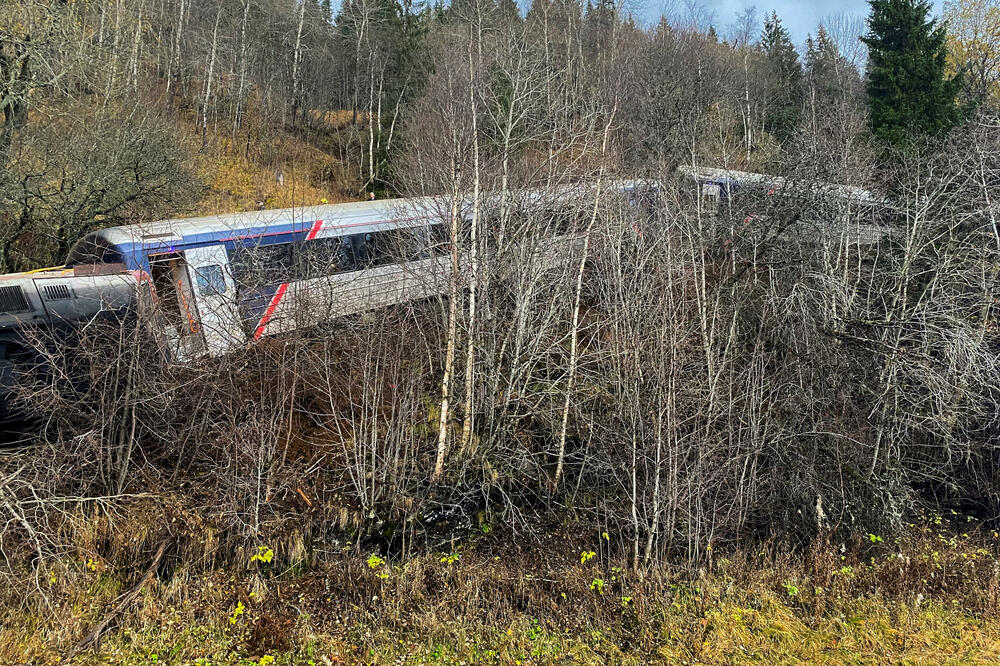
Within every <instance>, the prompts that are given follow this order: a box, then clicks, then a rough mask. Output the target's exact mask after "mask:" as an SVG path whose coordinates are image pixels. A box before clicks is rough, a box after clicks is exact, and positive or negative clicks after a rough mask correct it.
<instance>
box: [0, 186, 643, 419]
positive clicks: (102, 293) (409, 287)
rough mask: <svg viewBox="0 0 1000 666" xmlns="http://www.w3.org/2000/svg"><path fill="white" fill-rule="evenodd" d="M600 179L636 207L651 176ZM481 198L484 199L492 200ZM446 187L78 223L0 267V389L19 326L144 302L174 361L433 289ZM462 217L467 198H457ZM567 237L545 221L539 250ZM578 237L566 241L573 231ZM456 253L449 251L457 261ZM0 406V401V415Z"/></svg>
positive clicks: (539, 195)
mask: <svg viewBox="0 0 1000 666" xmlns="http://www.w3.org/2000/svg"><path fill="white" fill-rule="evenodd" d="M607 190H608V192H609V193H611V194H613V195H616V196H618V197H621V198H622V200H623V201H625V203H626V204H627V205H636V206H639V205H641V206H643V207H647V206H649V205H651V197H655V192H656V190H657V186H656V185H655V184H654V183H651V182H649V181H617V182H614V183H610V184H609V185H608V186H607ZM592 193H593V188H592V187H588V186H572V187H564V188H561V189H559V190H545V191H542V190H536V191H532V192H528V193H522V194H520V195H518V198H517V200H516V201H514V202H513V203H514V207H515V208H521V209H523V208H525V207H542V208H543V209H547V210H551V211H553V213H554V215H556V216H558V215H559V214H558V213H556V212H555V211H556V209H557V208H559V207H560V206H563V207H566V208H572V207H573V206H574V202H575V204H576V206H577V209H578V210H580V211H583V210H586V209H587V207H586V205H584V204H585V201H586V200H587V198H588V197H592ZM494 203H495V202H494ZM450 210H451V201H450V200H449V199H447V198H441V197H426V198H419V199H400V200H382V201H365V202H357V203H346V204H334V205H327V206H315V207H304V208H294V209H284V210H268V211H255V212H249V213H237V214H233V215H218V216H208V217H199V218H189V219H175V220H166V221H161V222H151V223H147V224H139V225H132V226H124V227H113V228H108V229H102V230H99V231H95V232H92V233H90V234H88V235H87V236H85V237H84V238H82V239H80V241H78V242H77V243H76V245H74V246H73V248H72V249H71V251H70V253H69V256H68V257H67V260H66V265H65V266H62V267H58V268H53V269H44V270H40V271H32V272H28V273H17V274H12V275H5V276H0V402H2V401H3V400H4V398H5V397H6V396H7V395H9V394H10V392H11V389H12V388H13V383H14V382H15V381H16V379H15V369H16V368H17V367H18V366H19V365H22V364H29V363H31V362H32V360H33V359H34V358H35V356H36V352H35V348H34V346H33V345H32V344H31V343H30V342H29V338H31V336H32V333H33V332H35V331H39V330H50V331H54V332H55V335H53V336H51V337H53V338H55V339H59V336H60V335H70V334H72V333H73V332H74V331H79V330H80V329H81V328H85V327H86V326H88V325H89V324H90V323H91V322H95V321H98V320H101V319H118V320H121V319H122V318H125V317H133V316H135V314H136V312H137V311H138V310H140V309H143V306H148V307H149V310H150V312H152V313H153V315H154V318H155V321H156V322H157V326H156V328H157V329H158V333H159V334H160V337H161V338H162V340H163V342H164V345H163V346H164V348H165V351H166V355H167V356H168V357H169V358H170V359H171V360H173V361H179V362H187V361H191V360H193V359H196V358H199V357H201V356H206V355H208V356H217V355H220V354H224V353H227V352H229V351H231V350H234V349H238V348H241V347H243V346H244V345H246V344H249V343H251V342H253V341H256V340H259V339H260V338H262V337H264V336H270V335H275V334H281V333H286V332H289V331H293V330H300V329H303V328H309V327H311V326H315V325H317V324H319V323H321V322H323V321H328V320H330V319H333V318H336V317H340V316H344V315H348V314H353V313H358V312H362V311H366V310H372V309H377V308H381V307H387V306H390V305H394V304H398V303H402V302H406V301H413V300H418V299H422V298H426V297H430V296H435V295H439V294H444V293H447V291H448V288H449V279H450V271H451V259H450V257H449V256H448V255H449V253H450V247H449V242H448V241H449V238H448V237H449V231H448V225H449V223H450ZM462 215H463V218H467V217H468V212H467V211H463V212H462ZM578 240H579V233H578V228H574V224H573V223H572V222H570V223H565V224H562V225H556V228H554V229H553V236H552V237H551V238H549V239H548V242H547V243H546V244H544V245H543V248H542V250H541V251H542V253H543V254H544V255H545V256H543V257H542V260H543V261H547V262H550V263H553V262H554V263H558V262H559V261H562V260H563V259H564V258H565V256H566V254H567V251H570V250H571V249H572V247H573V246H574V243H575V241H578ZM577 244H578V243H577ZM464 263H467V262H466V261H465V260H464V259H463V264H464ZM4 411H5V409H4V407H3V406H2V404H0V418H2V414H3V412H4Z"/></svg>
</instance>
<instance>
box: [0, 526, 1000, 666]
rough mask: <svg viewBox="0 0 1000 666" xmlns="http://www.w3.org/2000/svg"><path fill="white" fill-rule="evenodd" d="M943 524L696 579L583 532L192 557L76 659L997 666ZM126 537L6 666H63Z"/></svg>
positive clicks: (60, 590)
mask: <svg viewBox="0 0 1000 666" xmlns="http://www.w3.org/2000/svg"><path fill="white" fill-rule="evenodd" d="M147 518H148V514H147ZM144 520H145V519H144ZM938 520H941V519H940V518H938V517H930V518H928V519H927V520H926V521H924V522H923V523H921V524H918V525H915V526H914V527H913V528H912V531H911V533H910V534H908V535H906V536H905V537H904V538H901V539H899V540H896V541H894V542H893V543H887V542H886V541H882V542H879V541H878V539H877V537H875V536H874V535H872V536H871V537H869V538H868V539H866V540H865V541H864V542H863V543H857V544H854V545H853V546H850V547H848V548H846V549H845V550H844V551H843V552H841V550H840V549H839V548H831V547H829V546H817V547H814V548H813V549H811V550H810V551H808V552H806V553H803V554H797V555H796V554H790V553H789V552H787V550H784V549H780V548H771V547H767V548H764V549H763V550H761V551H757V552H752V553H747V552H740V553H734V554H732V555H731V556H730V557H729V558H719V559H717V560H716V561H715V562H714V563H712V564H711V565H710V566H708V567H707V568H706V569H704V570H702V571H700V572H698V573H695V574H690V573H685V572H682V571H675V570H671V569H670V568H656V569H652V570H646V571H644V572H642V573H641V574H640V573H630V572H627V571H624V570H623V569H622V568H620V567H619V566H616V560H613V559H612V560H608V559H606V558H605V557H604V556H603V555H602V554H597V555H595V556H593V557H590V558H586V557H583V556H582V553H587V552H590V549H595V550H596V551H600V552H602V553H603V552H604V550H606V547H607V544H599V543H587V542H586V539H583V538H581V537H580V536H579V535H575V534H574V533H570V532H556V533H554V534H553V536H551V538H549V539H548V541H546V542H545V543H539V544H532V546H531V547H530V548H525V549H521V548H518V547H516V546H513V545H512V543H513V540H512V539H510V538H509V535H508V536H507V537H497V536H496V535H493V534H491V535H488V536H486V535H484V536H482V537H479V538H478V539H473V540H470V541H468V542H466V543H465V544H461V545H459V546H458V550H457V551H456V552H454V553H427V554H424V555H421V556H418V557H415V558H411V559H409V560H407V561H405V562H403V561H392V560H387V559H384V558H383V556H380V555H378V554H376V553H374V552H373V551H372V550H371V549H369V548H361V549H357V548H347V549H346V550H342V551H339V553H338V554H334V555H329V554H328V555H327V557H326V560H325V561H324V562H323V563H322V564H317V565H315V566H312V567H306V566H304V565H303V564H301V563H297V562H293V561H290V560H288V558H285V559H282V557H281V556H280V555H277V554H275V555H274V557H273V559H271V558H265V560H267V559H270V561H261V560H260V559H259V558H258V559H257V560H254V561H251V558H250V556H249V555H248V554H245V553H244V554H243V556H242V561H244V562H245V565H241V566H238V567H229V568H225V569H208V570H205V571H200V572H199V571H197V570H196V565H197V561H198V558H196V557H193V556H192V555H193V553H192V552H187V554H186V555H181V554H180V553H182V552H185V551H184V548H183V547H179V550H178V551H177V552H175V554H174V556H173V557H172V559H171V560H170V563H169V564H168V565H166V566H164V567H161V569H160V571H158V576H157V577H156V578H155V579H154V582H153V583H151V584H150V585H149V586H148V587H147V588H146V589H145V590H144V591H143V593H142V595H141V596H140V598H139V600H138V601H137V602H136V603H135V604H134V606H133V607H132V608H129V609H127V611H126V612H125V613H124V614H123V616H122V621H121V622H119V623H117V624H114V625H112V629H111V630H110V631H109V633H108V634H107V635H106V636H104V637H103V639H102V640H101V642H100V644H99V645H98V646H97V647H96V648H95V649H93V650H90V651H88V652H85V653H84V654H82V655H80V657H78V658H77V661H76V663H80V664H123V665H124V664H138V663H148V664H152V663H156V664H178V665H180V664H248V663H272V662H269V661H268V659H266V657H273V658H274V662H273V663H274V664H310V663H311V664H333V663H352V664H353V663H372V664H399V663H411V664H424V663H428V664H461V663H465V664H473V663H477V664H478V663H493V664H517V663H522V664H571V663H572V664H601V663H613V664H645V663H668V664H680V663H688V664H696V663H703V664H720V663H729V664H743V663H788V664H791V663H801V662H808V663H828V664H858V663H914V664H940V663H984V664H985V663H996V662H998V661H1000V616H998V613H997V611H998V605H997V571H998V567H1000V559H998V549H997V546H996V543H997V539H996V537H995V536H994V533H993V532H991V531H988V530H987V531H982V530H975V531H971V532H962V531H961V529H963V528H964V527H966V525H963V524H962V523H961V522H960V521H958V520H955V521H951V522H950V523H949V521H945V520H941V522H940V523H937V522H936V521H938ZM969 524H970V525H973V524H974V521H970V523H969ZM121 527H122V526H121V525H118V526H116V527H115V528H114V530H115V531H119V530H120V529H121ZM111 529H112V527H111V526H109V525H105V524H103V523H101V522H100V521H97V522H96V523H93V524H92V525H91V526H90V528H89V531H86V532H81V533H86V534H87V535H88V539H93V538H98V541H99V543H98V542H91V541H88V542H87V544H81V550H80V555H79V556H78V557H77V558H75V559H67V560H66V561H64V562H60V563H58V564H57V565H55V566H53V567H50V568H49V569H48V570H46V571H44V572H42V577H41V579H40V580H38V581H37V589H32V590H30V591H29V592H27V593H26V594H22V595H20V596H18V597H17V598H18V600H19V601H20V602H21V603H14V598H13V597H12V598H8V599H6V600H3V601H5V608H6V610H5V611H3V617H0V663H22V662H28V661H30V662H31V663H38V664H54V663H57V662H58V660H59V658H60V656H61V655H62V654H64V652H63V651H64V650H66V649H67V648H69V647H71V646H72V645H74V644H76V643H77V642H78V641H79V640H80V638H81V637H82V636H83V635H85V633H86V631H87V630H88V629H89V628H91V627H93V626H95V625H96V624H97V622H99V621H100V620H101V618H102V617H104V616H105V614H106V613H108V612H109V610H110V609H111V608H113V604H114V600H115V599H116V598H118V597H119V596H120V595H121V594H122V593H123V592H124V591H126V590H127V589H129V588H130V587H131V585H132V584H133V582H134V581H135V580H137V579H138V578H139V576H140V575H141V571H142V570H143V567H144V566H145V562H146V560H144V559H143V558H144V557H145V558H148V557H149V555H148V553H147V554H146V555H144V556H142V555H140V556H136V551H135V548H134V547H133V544H132V542H129V543H126V541H129V540H121V539H119V540H118V541H114V540H109V539H108V537H110V532H109V530H111ZM102 532H103V536H102V534H101V533H102ZM262 545H264V544H262ZM602 545H603V546H605V548H604V549H603V550H602ZM84 546H85V547H84ZM274 546H275V548H274V552H276V553H277V552H284V553H288V552H293V551H294V550H295V549H293V548H290V547H289V546H288V545H287V544H274ZM279 546H280V547H279ZM85 548H86V549H91V548H96V551H90V550H85ZM265 548H266V545H265ZM87 552H90V553H92V554H90V555H87V554H86V553H87ZM264 552H267V551H266V550H265V551H264ZM98 553H101V554H98ZM581 560H586V561H581ZM34 585H35V583H32V585H31V586H29V587H34ZM199 660H200V661H199Z"/></svg>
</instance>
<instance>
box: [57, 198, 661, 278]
mask: <svg viewBox="0 0 1000 666" xmlns="http://www.w3.org/2000/svg"><path fill="white" fill-rule="evenodd" d="M640 186H650V182H649V181H625V180H623V181H610V182H609V183H608V189H610V190H612V191H617V192H625V191H629V190H632V189H635V188H637V187H640ZM581 187H585V188H586V187H589V185H584V184H574V185H564V186H561V187H557V188H552V189H549V190H530V191H528V192H525V193H522V195H521V196H523V197H525V198H527V199H541V198H546V197H554V198H557V199H558V198H562V197H565V196H568V195H570V194H572V193H574V192H576V193H578V192H579V191H580V188H581ZM450 203H451V200H450V197H446V196H429V197H417V198H408V199H382V200H376V201H356V202H349V203H337V204H328V205H323V206H302V207H297V208H282V209H274V210H260V211H247V212H242V213H231V214H226V215H206V216H202V217H190V218H177V219H170V220H161V221H156V222H145V223H141V224H134V225H128V226H120V227H109V228H107V229H101V230H98V231H93V232H91V233H90V234H88V235H86V236H84V237H83V238H82V239H80V240H79V241H78V242H77V243H76V244H75V245H74V246H73V249H72V250H70V254H69V257H68V258H67V264H74V263H100V262H102V261H107V259H102V258H101V257H104V256H106V254H107V253H110V254H114V253H117V254H119V255H123V256H126V257H127V256H128V255H129V254H130V253H132V252H134V251H136V249H140V248H141V250H142V251H143V252H149V251H151V250H152V251H157V250H158V249H159V248H162V251H173V249H175V248H176V249H183V248H185V247H190V246H196V245H202V244H207V243H219V242H223V241H227V240H234V239H238V238H256V237H262V236H269V235H277V234H286V233H296V232H298V233H303V232H308V231H309V230H310V229H311V228H312V226H313V224H314V223H315V222H316V221H318V220H322V221H323V226H322V230H321V231H319V232H318V233H319V236H320V237H323V236H335V235H340V234H343V233H345V231H346V230H348V229H349V230H350V231H349V232H347V233H359V232H367V231H374V230H378V229H380V228H386V227H395V228H398V227H415V226H424V225H427V224H429V223H431V221H433V220H434V218H435V217H438V218H439V219H441V220H443V219H446V217H447V215H448V212H449V210H450Z"/></svg>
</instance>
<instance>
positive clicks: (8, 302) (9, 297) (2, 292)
mask: <svg viewBox="0 0 1000 666" xmlns="http://www.w3.org/2000/svg"><path fill="white" fill-rule="evenodd" d="M30 309H31V308H29V307H28V301H27V300H26V299H25V298H24V290H22V289H21V287H19V286H17V285H11V286H9V287H0V312H9V313H13V312H27V311H28V310H30Z"/></svg>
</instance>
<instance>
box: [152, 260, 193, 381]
mask: <svg viewBox="0 0 1000 666" xmlns="http://www.w3.org/2000/svg"><path fill="white" fill-rule="evenodd" d="M149 272H150V278H151V279H152V282H153V289H154V290H155V291H156V300H157V305H158V307H157V308H156V309H155V316H156V321H157V322H158V326H159V327H160V328H162V330H163V333H164V335H165V338H166V345H167V348H168V351H169V353H170V357H171V358H174V359H177V360H179V361H187V360H190V359H192V358H196V357H198V356H200V355H201V354H203V353H204V352H205V337H204V335H203V334H202V330H201V322H200V318H199V316H198V310H197V306H196V304H195V296H194V289H193V288H192V284H191V277H190V275H189V273H188V269H187V263H186V262H185V260H184V257H183V256H182V255H180V254H175V253H171V254H158V255H151V256H150V257H149Z"/></svg>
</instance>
